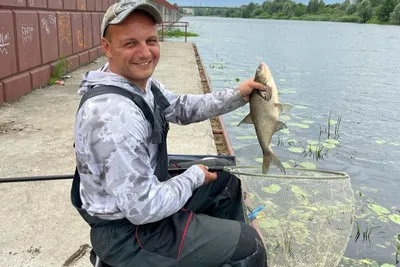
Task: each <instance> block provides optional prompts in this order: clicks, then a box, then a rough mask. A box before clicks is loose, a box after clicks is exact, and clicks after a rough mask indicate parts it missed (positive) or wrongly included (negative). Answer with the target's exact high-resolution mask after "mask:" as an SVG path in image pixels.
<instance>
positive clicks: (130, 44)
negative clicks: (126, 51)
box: [125, 42, 135, 46]
mask: <svg viewBox="0 0 400 267" xmlns="http://www.w3.org/2000/svg"><path fill="white" fill-rule="evenodd" d="M134 45H135V43H134V42H128V43H126V44H125V46H134Z"/></svg>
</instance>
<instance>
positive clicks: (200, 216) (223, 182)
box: [71, 1, 269, 267]
mask: <svg viewBox="0 0 400 267" xmlns="http://www.w3.org/2000/svg"><path fill="white" fill-rule="evenodd" d="M161 22H162V16H161V14H160V12H159V11H158V10H157V8H156V7H155V6H154V5H152V4H150V3H146V2H145V1H121V2H118V3H116V4H114V5H112V6H111V7H109V9H108V10H107V12H106V13H105V15H104V18H103V22H102V25H101V37H102V40H101V43H102V46H103V49H104V52H105V55H106V56H107V57H108V62H107V63H106V64H105V65H104V66H103V67H101V68H100V69H98V70H94V71H89V72H87V73H85V75H84V78H83V80H82V81H81V84H80V88H79V91H78V92H79V94H80V95H82V100H81V103H80V106H79V109H78V112H77V114H76V121H75V132H74V141H75V153H76V164H77V167H76V170H75V177H74V181H73V185H72V189H71V199H72V202H73V204H74V206H75V207H76V208H77V210H78V212H79V213H80V215H81V216H82V217H83V219H84V220H85V221H86V222H87V223H88V224H89V225H90V227H91V233H90V234H91V243H92V246H93V250H92V251H93V252H94V253H95V255H97V256H98V257H99V258H100V259H101V260H102V262H103V264H104V266H107V265H109V266H113V267H118V266H123V267H134V266H135V267H136V266H140V267H154V266H157V267H164V266H188V267H200V266H201V267H208V266H209V267H211V266H213V267H214V266H215V267H216V266H225V267H228V266H232V267H239V266H242V267H246V266H251V267H264V266H266V256H265V248H264V247H263V245H262V244H263V243H262V241H261V238H260V236H259V235H258V233H257V231H256V230H255V229H254V228H253V227H251V226H249V225H247V224H245V223H244V215H243V210H242V212H241V211H240V208H238V207H240V203H241V189H240V181H239V179H237V178H236V177H234V176H233V175H230V174H229V173H227V172H217V173H214V172H209V171H208V168H207V167H206V166H205V165H203V164H193V165H191V166H190V167H188V169H187V170H186V171H184V172H181V173H180V174H178V175H176V176H173V177H170V176H169V173H168V154H167V142H166V138H167V132H168V129H169V127H168V125H169V123H170V122H171V123H177V124H182V125H185V124H189V123H194V122H199V121H203V120H206V119H209V118H211V117H214V116H218V115H221V114H225V113H228V112H231V111H233V110H235V109H237V108H239V107H241V106H243V105H245V104H246V103H248V101H249V95H250V94H251V93H252V91H253V90H255V89H256V90H263V91H265V90H269V88H266V87H264V85H262V84H259V83H256V82H254V81H253V80H252V79H250V80H247V81H245V82H242V83H241V84H240V85H239V86H238V88H235V89H226V90H223V91H221V92H213V93H209V94H204V95H203V94H202V95H182V94H176V93H173V92H171V91H169V90H168V89H167V88H166V86H164V85H163V84H161V83H160V82H159V81H158V80H156V79H155V78H154V77H152V74H153V71H154V69H155V68H156V65H157V63H158V61H159V57H160V45H159V41H158V36H157V24H160V23H161ZM92 263H93V261H92Z"/></svg>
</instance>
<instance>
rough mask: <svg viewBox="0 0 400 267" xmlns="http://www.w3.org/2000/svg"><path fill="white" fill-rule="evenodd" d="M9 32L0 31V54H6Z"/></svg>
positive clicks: (9, 39)
mask: <svg viewBox="0 0 400 267" xmlns="http://www.w3.org/2000/svg"><path fill="white" fill-rule="evenodd" d="M10 41H11V38H10V33H9V32H7V33H5V32H0V55H2V54H5V55H8V50H7V47H8V46H9V45H10Z"/></svg>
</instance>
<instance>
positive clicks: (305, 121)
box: [302, 120, 314, 124]
mask: <svg viewBox="0 0 400 267" xmlns="http://www.w3.org/2000/svg"><path fill="white" fill-rule="evenodd" d="M302 123H307V124H312V123H314V121H310V120H304V121H302Z"/></svg>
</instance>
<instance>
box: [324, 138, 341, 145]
mask: <svg viewBox="0 0 400 267" xmlns="http://www.w3.org/2000/svg"><path fill="white" fill-rule="evenodd" d="M325 142H327V143H329V144H335V145H337V144H339V143H340V142H339V140H336V139H326V141H325Z"/></svg>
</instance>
